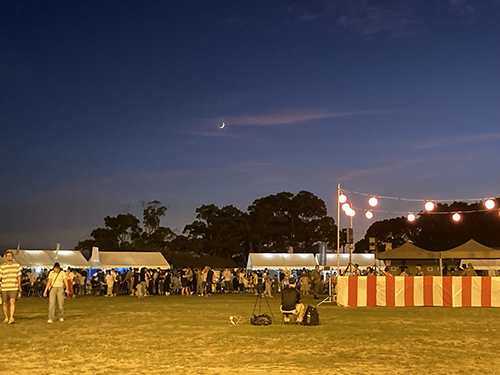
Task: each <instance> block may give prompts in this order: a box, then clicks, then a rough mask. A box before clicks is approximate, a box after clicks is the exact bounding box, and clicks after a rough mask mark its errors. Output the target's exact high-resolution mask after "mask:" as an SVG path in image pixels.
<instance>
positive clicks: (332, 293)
mask: <svg viewBox="0 0 500 375" xmlns="http://www.w3.org/2000/svg"><path fill="white" fill-rule="evenodd" d="M332 280H333V272H332V271H331V270H330V279H329V281H328V296H327V297H326V298H325V299H323V301H321V302H320V303H318V304H317V305H316V307H318V306H319V305H321V304H322V303H325V302H328V303H331V302H337V296H336V294H335V291H334V290H333V287H332Z"/></svg>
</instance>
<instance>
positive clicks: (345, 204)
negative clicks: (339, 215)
mask: <svg viewBox="0 0 500 375" xmlns="http://www.w3.org/2000/svg"><path fill="white" fill-rule="evenodd" d="M350 208H351V205H350V204H349V203H344V204H343V205H342V211H344V212H347V210H348V209H350Z"/></svg>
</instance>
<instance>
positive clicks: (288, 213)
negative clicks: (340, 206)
mask: <svg viewBox="0 0 500 375" xmlns="http://www.w3.org/2000/svg"><path fill="white" fill-rule="evenodd" d="M248 211H249V214H250V227H251V233H250V241H251V244H252V249H253V251H257V252H263V251H277V252H280V251H285V250H287V249H288V248H289V247H293V249H294V251H296V252H314V251H317V247H318V245H319V242H321V241H327V242H328V243H329V244H330V246H332V247H333V246H334V244H335V240H336V227H335V222H334V220H333V218H331V217H328V216H327V215H326V213H327V210H326V205H325V202H324V201H323V200H322V199H320V198H318V197H317V196H315V195H314V194H312V193H310V192H307V191H300V192H299V193H298V194H296V195H295V196H294V195H293V194H292V193H289V192H281V193H278V194H275V195H269V196H267V197H264V198H260V199H257V200H255V201H254V202H253V204H252V205H251V206H250V207H248Z"/></svg>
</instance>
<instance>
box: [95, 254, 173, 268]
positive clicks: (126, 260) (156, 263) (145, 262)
mask: <svg viewBox="0 0 500 375" xmlns="http://www.w3.org/2000/svg"><path fill="white" fill-rule="evenodd" d="M99 256H100V260H101V265H102V267H103V268H130V267H132V268H142V267H146V268H161V269H170V264H169V263H168V262H167V260H166V259H165V258H164V257H163V254H162V253H160V252H138V251H137V252H136V251H129V252H127V251H99Z"/></svg>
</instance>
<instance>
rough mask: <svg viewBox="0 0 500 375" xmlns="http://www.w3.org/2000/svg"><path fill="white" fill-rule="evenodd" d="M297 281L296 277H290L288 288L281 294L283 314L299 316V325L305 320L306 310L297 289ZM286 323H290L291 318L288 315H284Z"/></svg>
mask: <svg viewBox="0 0 500 375" xmlns="http://www.w3.org/2000/svg"><path fill="white" fill-rule="evenodd" d="M296 285H297V281H296V280H295V277H290V279H289V284H288V287H286V288H284V289H283V291H282V292H281V307H280V310H281V312H282V313H290V314H293V315H297V324H300V323H302V319H304V314H305V312H306V308H305V307H304V305H303V304H302V303H301V302H300V292H299V291H298V290H297V288H296ZM283 317H284V318H283V319H284V322H285V323H288V322H290V318H289V317H288V316H287V315H285V314H284V315H283Z"/></svg>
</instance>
